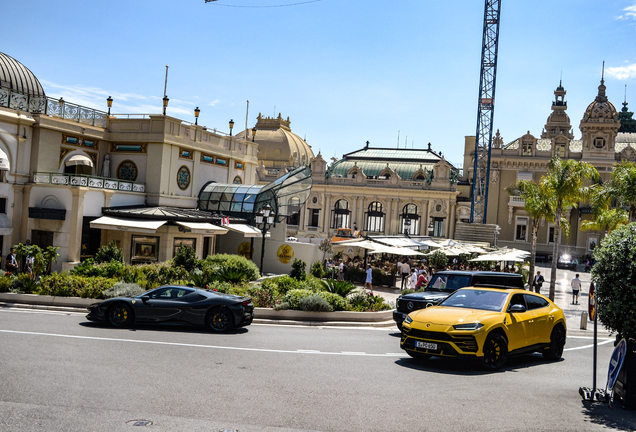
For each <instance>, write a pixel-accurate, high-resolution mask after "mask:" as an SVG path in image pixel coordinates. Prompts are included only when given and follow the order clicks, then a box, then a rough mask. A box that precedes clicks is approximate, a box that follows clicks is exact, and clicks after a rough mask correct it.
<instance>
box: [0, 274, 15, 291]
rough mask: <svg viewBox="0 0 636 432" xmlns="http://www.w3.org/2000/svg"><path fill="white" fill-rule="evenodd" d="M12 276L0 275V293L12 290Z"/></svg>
mask: <svg viewBox="0 0 636 432" xmlns="http://www.w3.org/2000/svg"><path fill="white" fill-rule="evenodd" d="M12 279H13V278H12V277H11V276H0V293H3V292H9V290H11V281H12Z"/></svg>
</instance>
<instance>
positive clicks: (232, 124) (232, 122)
mask: <svg viewBox="0 0 636 432" xmlns="http://www.w3.org/2000/svg"><path fill="white" fill-rule="evenodd" d="M232 129H234V120H232V119H230V136H232Z"/></svg>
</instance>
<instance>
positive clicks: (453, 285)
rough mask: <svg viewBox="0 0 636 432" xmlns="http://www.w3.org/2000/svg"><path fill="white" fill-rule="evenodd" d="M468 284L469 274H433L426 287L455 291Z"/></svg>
mask: <svg viewBox="0 0 636 432" xmlns="http://www.w3.org/2000/svg"><path fill="white" fill-rule="evenodd" d="M468 285H470V276H465V275H434V276H433V278H432V279H431V282H430V283H429V284H428V286H427V287H426V288H427V289H431V288H433V289H438V290H449V291H455V290H458V289H460V288H463V287H466V286H468Z"/></svg>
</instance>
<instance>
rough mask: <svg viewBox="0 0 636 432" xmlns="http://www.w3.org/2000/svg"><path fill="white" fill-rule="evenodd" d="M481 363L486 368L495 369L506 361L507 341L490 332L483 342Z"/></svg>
mask: <svg viewBox="0 0 636 432" xmlns="http://www.w3.org/2000/svg"><path fill="white" fill-rule="evenodd" d="M483 352H484V358H483V364H484V366H485V367H486V369H488V370H497V369H499V368H500V367H502V366H503V365H504V363H506V359H507V358H508V343H507V342H506V339H505V338H504V337H503V336H502V335H500V334H497V333H495V334H490V335H488V337H487V338H486V341H485V342H484V348H483Z"/></svg>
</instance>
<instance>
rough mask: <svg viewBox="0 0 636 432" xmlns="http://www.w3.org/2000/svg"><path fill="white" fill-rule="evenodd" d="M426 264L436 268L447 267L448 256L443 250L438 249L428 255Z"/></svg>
mask: <svg viewBox="0 0 636 432" xmlns="http://www.w3.org/2000/svg"><path fill="white" fill-rule="evenodd" d="M426 264H428V265H429V267H433V268H434V269H441V268H444V267H446V264H448V257H447V256H446V255H444V253H443V252H441V251H439V250H436V251H435V252H433V253H430V254H428V255H427V257H426Z"/></svg>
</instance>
